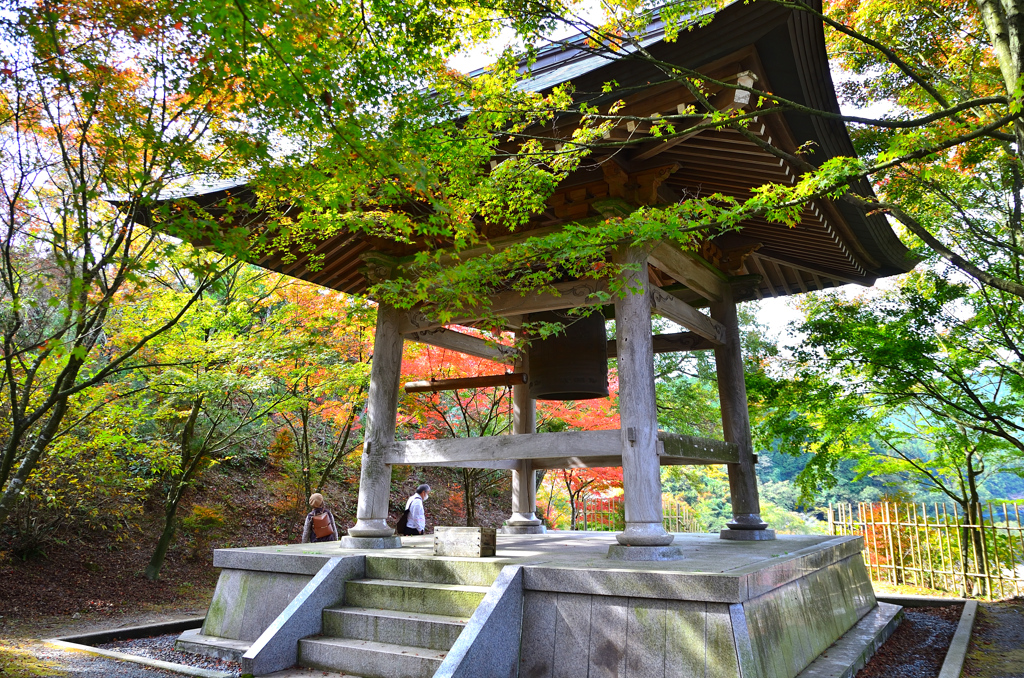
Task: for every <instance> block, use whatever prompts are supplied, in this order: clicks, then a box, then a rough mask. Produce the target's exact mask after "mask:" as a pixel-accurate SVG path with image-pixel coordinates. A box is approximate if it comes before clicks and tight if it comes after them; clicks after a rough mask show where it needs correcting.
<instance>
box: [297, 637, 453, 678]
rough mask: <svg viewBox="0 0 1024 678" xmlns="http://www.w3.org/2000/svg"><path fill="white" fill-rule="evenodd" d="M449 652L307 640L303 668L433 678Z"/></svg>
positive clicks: (302, 644) (369, 677)
mask: <svg viewBox="0 0 1024 678" xmlns="http://www.w3.org/2000/svg"><path fill="white" fill-rule="evenodd" d="M446 654H447V652H445V651H442V650H428V649H425V648H422V647H409V646H407V645H392V644H390V643H375V642H373V641H371V640H354V639H350V638H325V637H317V636H314V637H313V638H303V639H302V640H300V641H299V665H300V666H305V667H307V668H312V669H320V670H322V671H337V672H339V673H344V674H346V675H356V676H360V677H361V678H431V677H432V676H433V675H434V673H435V672H436V671H437V669H438V668H439V667H440V666H441V662H442V661H443V660H444V657H445V655H446Z"/></svg>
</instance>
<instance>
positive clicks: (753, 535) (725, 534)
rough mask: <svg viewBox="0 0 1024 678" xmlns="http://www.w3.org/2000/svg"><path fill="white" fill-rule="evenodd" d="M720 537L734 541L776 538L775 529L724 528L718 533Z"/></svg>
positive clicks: (770, 539)
mask: <svg viewBox="0 0 1024 678" xmlns="http://www.w3.org/2000/svg"><path fill="white" fill-rule="evenodd" d="M718 538H719V539H731V540H732V541H772V540H773V539H775V530H722V531H721V532H719V533H718Z"/></svg>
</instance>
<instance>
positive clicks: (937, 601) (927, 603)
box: [875, 594, 967, 607]
mask: <svg viewBox="0 0 1024 678" xmlns="http://www.w3.org/2000/svg"><path fill="white" fill-rule="evenodd" d="M875 600H877V601H879V602H882V603H892V604H893V605H900V606H902V607H949V606H951V605H963V604H964V603H966V602H967V599H966V598H945V597H942V596H913V595H898V594H893V595H884V594H883V595H878V594H875Z"/></svg>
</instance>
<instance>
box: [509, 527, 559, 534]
mask: <svg viewBox="0 0 1024 678" xmlns="http://www.w3.org/2000/svg"><path fill="white" fill-rule="evenodd" d="M547 531H548V528H546V527H544V526H543V525H505V526H504V527H502V528H501V529H499V530H498V534H545V533H546V532H547Z"/></svg>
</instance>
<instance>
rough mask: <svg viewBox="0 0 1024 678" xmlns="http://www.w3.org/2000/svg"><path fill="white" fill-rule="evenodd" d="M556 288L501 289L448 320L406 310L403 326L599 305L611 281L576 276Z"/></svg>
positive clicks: (420, 327) (406, 329)
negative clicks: (526, 291)
mask: <svg viewBox="0 0 1024 678" xmlns="http://www.w3.org/2000/svg"><path fill="white" fill-rule="evenodd" d="M551 287H552V288H553V289H554V291H553V292H531V293H529V294H525V295H524V294H521V293H519V292H516V291H514V290H510V291H508V292H499V293H498V294H495V295H494V296H492V297H491V303H490V307H489V308H488V309H486V310H484V309H470V310H467V311H466V313H465V315H463V316H461V317H458V318H453V319H452V320H450V321H448V322H447V323H442V322H440V321H437V320H434V319H433V318H431V317H430V316H428V315H427V314H425V313H424V312H423V311H421V310H417V309H413V310H411V311H406V312H405V314H404V316H403V318H402V324H401V326H400V330H401V332H402V334H411V333H413V332H423V331H425V330H433V329H437V328H438V327H442V326H444V325H448V324H451V325H466V324H468V323H471V322H475V321H477V320H481V319H482V318H485V317H495V316H496V317H499V318H500V317H504V316H510V315H520V314H523V313H538V312H540V311H557V310H560V309H563V308H579V307H580V306H598V305H601V304H605V303H607V302H608V300H607V298H606V297H605V296H604V294H605V293H607V291H608V284H607V283H606V282H604V281H603V280H573V281H569V282H564V283H555V284H554V285H552V286H551Z"/></svg>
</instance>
